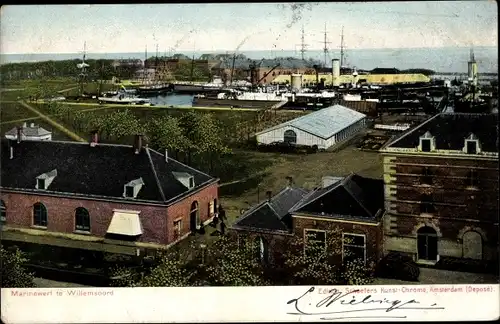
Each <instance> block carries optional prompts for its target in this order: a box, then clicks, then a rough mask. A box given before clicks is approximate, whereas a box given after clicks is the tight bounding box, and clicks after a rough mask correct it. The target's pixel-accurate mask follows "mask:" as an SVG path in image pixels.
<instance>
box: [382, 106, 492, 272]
mask: <svg viewBox="0 0 500 324" xmlns="http://www.w3.org/2000/svg"><path fill="white" fill-rule="evenodd" d="M381 151H382V154H383V161H384V162H383V163H384V181H385V200H386V206H385V208H386V210H387V217H386V218H385V222H384V232H385V243H384V249H385V253H389V252H393V251H394V252H399V253H405V254H408V255H410V256H412V257H413V259H414V260H415V261H417V262H418V263H423V264H430V265H434V264H436V263H438V262H439V261H440V260H442V259H452V260H453V259H455V260H457V261H460V260H462V261H463V260H464V259H468V260H479V262H482V261H488V260H489V261H495V260H498V247H499V245H498V242H499V241H498V219H499V218H498V206H499V204H498V115H496V114H458V113H446V114H445V113H443V114H438V115H436V116H434V117H432V118H430V119H428V120H427V121H425V122H424V123H423V124H421V125H420V126H418V127H416V128H414V129H412V130H410V131H408V132H406V133H404V134H402V135H401V136H400V137H398V138H396V139H395V140H393V141H391V142H390V143H388V144H387V145H386V146H385V147H384V148H383V149H382V150H381ZM474 262H476V261H474ZM495 262H496V261H495Z"/></svg>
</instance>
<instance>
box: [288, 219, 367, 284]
mask: <svg viewBox="0 0 500 324" xmlns="http://www.w3.org/2000/svg"><path fill="white" fill-rule="evenodd" d="M320 233H322V232H311V234H310V236H306V237H305V238H301V237H294V238H292V239H290V242H289V244H288V246H289V248H288V249H287V250H286V252H285V258H284V259H285V272H286V273H288V274H289V275H290V278H289V281H290V283H292V284H299V285H304V284H306V285H335V284H346V283H354V282H356V283H357V284H362V283H367V282H370V279H369V278H370V273H372V269H373V266H374V265H373V264H372V263H370V262H369V263H368V264H369V265H368V266H365V265H364V262H360V261H357V260H355V261H349V262H347V261H346V264H345V265H342V252H343V251H342V230H341V229H340V228H339V227H337V226H328V227H327V228H326V229H325V232H324V234H320ZM318 235H319V236H318ZM345 256H346V255H344V257H345Z"/></svg>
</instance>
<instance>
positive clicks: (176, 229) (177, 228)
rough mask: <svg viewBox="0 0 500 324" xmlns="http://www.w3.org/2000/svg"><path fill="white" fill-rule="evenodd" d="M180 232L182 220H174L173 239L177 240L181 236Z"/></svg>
mask: <svg viewBox="0 0 500 324" xmlns="http://www.w3.org/2000/svg"><path fill="white" fill-rule="evenodd" d="M181 234H182V220H180V219H179V220H176V221H174V240H178V239H180V238H181Z"/></svg>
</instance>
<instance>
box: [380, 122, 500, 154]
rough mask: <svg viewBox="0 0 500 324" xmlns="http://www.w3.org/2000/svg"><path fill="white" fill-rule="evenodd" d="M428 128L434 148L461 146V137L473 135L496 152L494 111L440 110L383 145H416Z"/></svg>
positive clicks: (485, 149) (405, 146)
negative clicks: (450, 111)
mask: <svg viewBox="0 0 500 324" xmlns="http://www.w3.org/2000/svg"><path fill="white" fill-rule="evenodd" d="M426 132H429V133H430V134H431V135H432V136H433V137H434V138H435V140H436V149H438V150H462V148H463V147H464V144H465V138H466V137H468V136H469V135H470V134H474V135H475V136H477V138H478V140H479V142H480V145H481V149H482V150H483V151H486V152H498V146H497V143H496V142H497V139H498V114H468V113H440V114H437V115H435V116H434V117H431V118H429V119H428V120H426V121H425V122H423V123H422V124H420V125H419V126H417V127H415V128H412V129H410V130H408V131H406V132H405V133H403V134H401V135H400V136H398V137H397V138H396V139H394V140H393V141H391V142H390V143H388V144H387V145H386V146H385V148H390V147H395V148H396V147H397V148H416V147H417V146H418V145H419V141H420V137H421V136H423V135H424V134H425V133H426Z"/></svg>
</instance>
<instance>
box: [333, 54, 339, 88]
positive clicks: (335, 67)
mask: <svg viewBox="0 0 500 324" xmlns="http://www.w3.org/2000/svg"><path fill="white" fill-rule="evenodd" d="M339 84H340V61H339V59H333V60H332V85H333V86H334V87H338V86H339Z"/></svg>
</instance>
